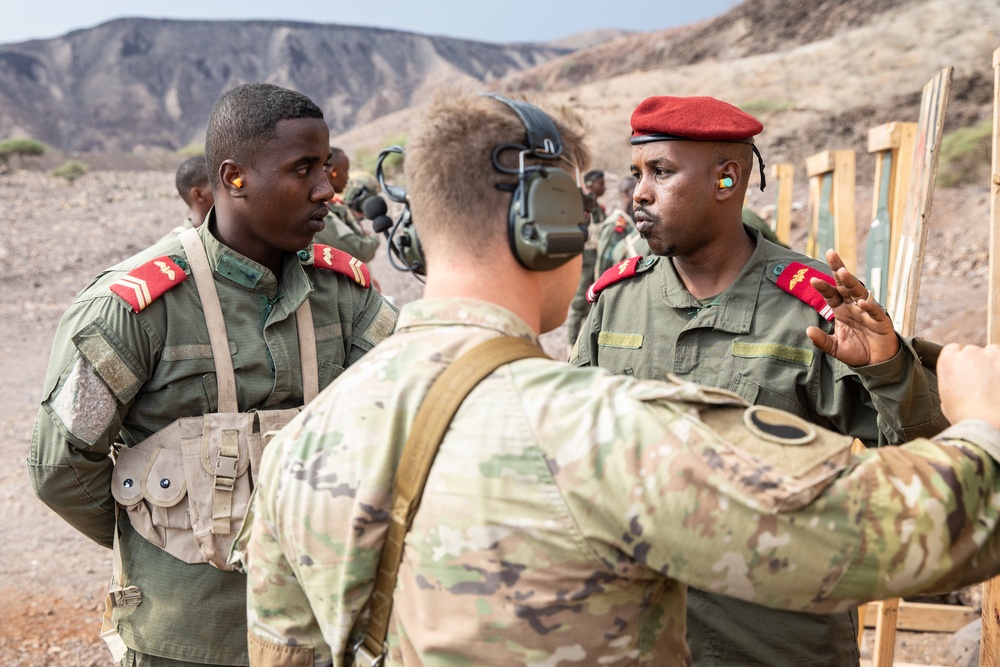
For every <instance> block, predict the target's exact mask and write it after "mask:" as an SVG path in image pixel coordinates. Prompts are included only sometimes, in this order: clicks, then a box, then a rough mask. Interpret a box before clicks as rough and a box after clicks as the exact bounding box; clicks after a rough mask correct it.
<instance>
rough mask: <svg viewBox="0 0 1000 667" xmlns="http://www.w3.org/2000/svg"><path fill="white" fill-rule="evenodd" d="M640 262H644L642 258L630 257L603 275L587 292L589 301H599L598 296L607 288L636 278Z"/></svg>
mask: <svg viewBox="0 0 1000 667" xmlns="http://www.w3.org/2000/svg"><path fill="white" fill-rule="evenodd" d="M640 261H642V257H629V258H628V259H626V260H623V261H621V262H618V263H617V264H615V265H614V266H612V267H611V268H610V269H608V270H607V271H605V272H604V273H602V274H601V277H600V278H598V279H597V282H596V283H594V284H593V285H591V286H590V289H588V290H587V301H589V302H590V303H594V302H595V301H597V295H598V294H600V293H601V292H602V291H604V289H605V288H607V287H609V286H610V285H614V284H615V283H616V282H618V281H619V280H625V279H626V278H631V277H632V276H634V275H635V271H636V269H637V268H638V267H639V262H640Z"/></svg>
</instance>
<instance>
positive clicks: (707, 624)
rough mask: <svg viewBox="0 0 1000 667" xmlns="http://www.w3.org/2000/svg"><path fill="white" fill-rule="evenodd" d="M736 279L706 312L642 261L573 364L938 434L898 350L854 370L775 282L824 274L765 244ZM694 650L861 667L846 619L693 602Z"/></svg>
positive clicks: (604, 299) (932, 411)
mask: <svg viewBox="0 0 1000 667" xmlns="http://www.w3.org/2000/svg"><path fill="white" fill-rule="evenodd" d="M748 233H751V234H752V235H753V236H755V237H756V238H757V241H756V243H757V246H756V249H755V251H754V253H753V255H752V256H751V258H750V261H749V262H747V264H746V266H745V267H744V268H743V271H742V272H741V273H740V275H739V277H738V278H737V279H736V280H735V281H734V282H733V284H732V286H730V288H729V289H728V290H726V291H725V292H723V293H722V294H721V295H719V296H718V297H717V298H716V299H715V300H713V301H712V302H711V303H709V304H708V305H703V304H702V303H699V301H698V300H697V299H695V298H694V297H692V296H691V294H690V293H689V292H688V291H687V290H686V289H685V288H684V285H683V284H682V283H681V281H680V279H679V278H678V276H677V273H676V272H675V271H674V268H673V264H672V262H671V261H670V259H668V258H665V257H647V258H646V259H645V260H643V261H642V262H640V264H639V267H640V268H639V273H638V274H637V275H636V276H634V277H632V278H629V279H625V280H623V281H622V282H619V283H615V284H613V285H611V286H609V287H608V288H607V289H605V290H604V291H603V292H601V293H600V294H599V296H598V299H597V302H596V303H595V304H594V306H593V308H592V310H591V314H590V317H589V318H588V320H587V322H586V323H585V324H584V327H583V330H582V331H581V333H580V338H579V340H578V342H577V349H576V350H575V352H574V353H572V354H571V357H572V359H571V361H572V363H574V364H577V365H594V366H601V367H602V368H606V369H608V370H610V371H612V372H614V373H619V374H623V375H633V376H635V377H637V378H640V379H661V380H662V379H665V378H666V377H668V375H670V374H675V375H676V376H678V377H679V378H681V379H683V380H689V381H692V382H696V383H698V384H702V385H707V386H712V387H719V388H723V389H728V390H730V391H733V392H735V393H737V394H739V395H740V396H742V397H743V398H744V399H746V400H747V401H749V402H751V403H754V404H758V405H768V406H771V407H776V408H780V409H782V410H785V411H788V412H791V413H793V414H796V415H799V416H801V417H803V418H805V419H807V420H808V421H810V422H812V423H814V424H818V425H820V426H823V427H826V428H829V429H831V430H834V431H837V432H840V433H844V434H848V435H852V436H854V437H856V438H859V439H860V440H861V441H862V442H864V443H865V444H866V445H868V446H875V445H886V444H892V445H896V444H900V443H902V442H904V441H908V440H912V439H914V438H916V437H920V436H931V435H934V434H936V433H938V432H940V431H941V430H943V429H944V428H945V427H946V426H947V425H948V422H947V420H946V419H945V418H944V416H943V414H942V412H941V407H940V401H939V399H938V395H937V380H936V378H935V377H934V375H933V374H932V373H930V372H929V371H927V370H926V369H925V368H924V367H923V366H922V365H921V363H920V359H918V358H917V355H916V354H915V353H914V351H913V349H912V347H911V345H910V342H909V341H905V340H901V341H900V350H899V353H898V354H897V355H896V356H895V357H894V358H892V359H890V360H888V361H886V362H884V363H881V364H876V365H872V366H866V367H864V368H849V367H847V366H845V365H844V364H842V363H841V362H839V361H837V360H836V359H834V358H833V357H830V356H828V355H826V354H824V353H823V352H821V351H820V350H819V349H818V348H816V347H815V346H814V345H813V344H812V342H811V341H810V340H809V338H808V337H807V336H806V333H805V331H806V328H807V327H808V326H809V325H815V326H818V327H820V328H822V329H824V330H825V331H828V332H830V331H832V330H833V322H828V321H826V320H825V319H824V318H823V317H821V316H820V315H819V313H817V312H816V311H815V310H814V309H813V308H812V307H811V306H809V305H807V304H806V303H804V302H802V301H800V300H799V299H797V298H796V297H794V296H792V295H791V294H788V293H787V292H785V291H783V290H782V289H781V288H779V287H778V286H777V284H776V280H777V278H778V275H779V274H780V273H781V271H782V270H783V269H784V267H785V266H786V265H788V264H789V263H790V262H794V261H798V262H802V263H803V264H806V265H808V266H812V267H814V268H817V269H819V270H821V271H824V272H829V267H828V266H826V265H825V264H823V263H821V262H819V261H817V260H812V259H809V258H806V257H804V256H803V255H800V254H799V253H796V252H793V251H791V250H787V249H785V248H783V247H781V246H777V245H775V244H773V243H770V242H769V241H767V240H764V239H762V238H760V236H759V235H758V234H756V233H755V232H750V231H748ZM689 593H690V594H689V606H688V641H689V643H690V645H691V650H692V654H693V655H694V658H695V664H696V665H719V666H720V667H722V666H723V665H725V666H727V667H728V666H729V665H767V664H780V665H815V666H821V665H836V666H838V667H840V666H843V665H856V664H857V663H858V660H859V655H858V649H857V643H856V627H855V621H854V620H853V619H852V617H851V616H850V615H849V614H847V613H841V614H837V615H832V616H826V617H823V616H807V615H797V614H792V613H789V612H780V611H773V610H767V609H761V608H758V607H755V606H753V605H749V604H746V603H743V602H739V601H734V600H729V599H725V598H721V597H719V596H710V595H708V594H705V593H701V592H699V591H695V590H693V589H692V590H691V591H690V592H689Z"/></svg>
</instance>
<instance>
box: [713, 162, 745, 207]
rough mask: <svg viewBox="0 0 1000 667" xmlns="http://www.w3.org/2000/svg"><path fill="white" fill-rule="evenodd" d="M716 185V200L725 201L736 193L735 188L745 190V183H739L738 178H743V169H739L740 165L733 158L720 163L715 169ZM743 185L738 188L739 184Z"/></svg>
mask: <svg viewBox="0 0 1000 667" xmlns="http://www.w3.org/2000/svg"><path fill="white" fill-rule="evenodd" d="M716 174H717V176H716V178H717V186H718V191H717V193H716V199H717V200H718V201H725V200H727V199H729V198H730V197H732V196H733V195H734V194H736V191H737V190H743V191H746V185H745V184H743V183H740V179H741V178H743V170H742V169H740V165H739V163H738V162H736V161H735V160H729V161H727V162H725V163H724V164H722V165H720V166H719V168H718V169H717V170H716ZM741 185H742V186H743V187H742V188H740V186H741Z"/></svg>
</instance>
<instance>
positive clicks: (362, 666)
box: [354, 637, 389, 667]
mask: <svg viewBox="0 0 1000 667" xmlns="http://www.w3.org/2000/svg"><path fill="white" fill-rule="evenodd" d="M388 652H389V645H388V644H386V643H385V642H382V653H380V654H379V655H372V653H371V651H369V650H368V647H366V646H365V638H364V637H362V638H361V639H359V640H358V643H357V644H355V645H354V665H355V667H378V666H379V665H381V664H382V661H383V660H385V654H386V653H388Z"/></svg>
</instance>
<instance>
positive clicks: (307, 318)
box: [178, 229, 319, 413]
mask: <svg viewBox="0 0 1000 667" xmlns="http://www.w3.org/2000/svg"><path fill="white" fill-rule="evenodd" d="M178 238H179V239H180V241H181V244H183V246H184V252H185V253H186V254H187V258H188V263H189V264H190V265H191V273H192V274H193V276H194V284H195V287H197V288H198V297H199V298H200V299H201V306H202V310H203V311H204V313H205V323H206V324H207V325H208V339H209V342H210V343H211V345H212V357H213V359H214V361H215V375H216V377H217V384H218V391H219V406H218V410H219V412H223V413H225V412H231V413H236V412H239V406H238V405H237V402H236V375H235V373H234V372H233V359H232V355H231V354H230V352H229V337H228V336H227V335H226V322H225V320H224V319H223V317H222V304H221V303H220V302H219V293H218V292H217V291H216V289H215V278H214V277H213V275H212V267H211V265H210V264H209V262H208V255H206V254H205V247H204V246H203V245H202V243H201V238H200V237H199V236H198V230H197V229H188V230H186V231H184V232H182V233H181V234H179V235H178ZM295 328H296V329H297V330H298V336H299V359H300V361H301V363H302V396H303V402H304V403H309V402H310V401H311V400H312V399H314V398H315V397H316V395H317V394H318V393H319V366H318V361H317V354H316V332H315V331H313V322H312V310H311V309H310V308H309V299H306V300H305V301H303V302H302V305H301V306H299V308H298V310H296V311H295Z"/></svg>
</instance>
